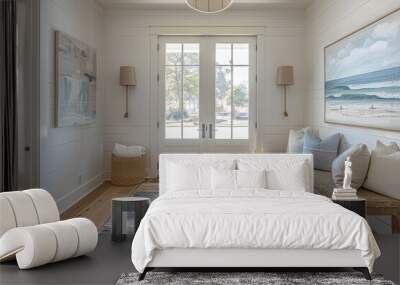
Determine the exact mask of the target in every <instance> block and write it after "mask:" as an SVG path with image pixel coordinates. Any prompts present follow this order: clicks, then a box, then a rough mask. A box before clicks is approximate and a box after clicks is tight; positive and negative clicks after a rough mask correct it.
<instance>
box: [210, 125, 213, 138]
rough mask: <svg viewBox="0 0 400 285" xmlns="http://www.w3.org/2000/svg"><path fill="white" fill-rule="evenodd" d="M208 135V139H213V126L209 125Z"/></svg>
mask: <svg viewBox="0 0 400 285" xmlns="http://www.w3.org/2000/svg"><path fill="white" fill-rule="evenodd" d="M209 134H210V139H212V138H213V124H210V131H209Z"/></svg>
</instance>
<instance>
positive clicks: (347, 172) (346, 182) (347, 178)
mask: <svg viewBox="0 0 400 285" xmlns="http://www.w3.org/2000/svg"><path fill="white" fill-rule="evenodd" d="M352 174H353V172H352V170H351V161H350V157H347V159H346V161H345V162H344V179H343V189H351V176H352Z"/></svg>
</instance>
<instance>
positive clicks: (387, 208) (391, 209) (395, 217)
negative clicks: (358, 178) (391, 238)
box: [357, 188, 400, 233]
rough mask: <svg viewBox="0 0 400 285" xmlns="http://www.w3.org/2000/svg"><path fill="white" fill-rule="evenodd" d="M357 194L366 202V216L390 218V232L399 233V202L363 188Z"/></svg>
mask: <svg viewBox="0 0 400 285" xmlns="http://www.w3.org/2000/svg"><path fill="white" fill-rule="evenodd" d="M357 194H358V196H359V197H360V198H363V199H365V200H367V215H377V216H380V215H385V216H392V232H393V233H400V200H398V199H394V198H390V197H387V196H385V195H382V194H379V193H375V192H372V191H369V190H367V189H363V188H361V189H359V190H358V193H357Z"/></svg>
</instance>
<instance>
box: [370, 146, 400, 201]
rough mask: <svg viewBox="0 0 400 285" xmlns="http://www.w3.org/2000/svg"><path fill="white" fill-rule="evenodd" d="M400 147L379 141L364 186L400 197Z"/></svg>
mask: <svg viewBox="0 0 400 285" xmlns="http://www.w3.org/2000/svg"><path fill="white" fill-rule="evenodd" d="M399 184H400V147H399V146H398V145H397V144H396V143H390V144H389V145H385V144H383V143H382V142H380V141H377V143H376V148H375V150H373V151H372V153H371V163H370V167H369V171H368V176H367V180H366V181H365V183H364V187H365V188H367V189H369V190H372V191H375V192H378V193H381V194H383V195H386V196H389V197H392V198H396V199H400V187H399Z"/></svg>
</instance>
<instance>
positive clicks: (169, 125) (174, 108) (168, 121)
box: [165, 66, 182, 139]
mask: <svg viewBox="0 0 400 285" xmlns="http://www.w3.org/2000/svg"><path fill="white" fill-rule="evenodd" d="M181 94H182V68H181V67H180V66H166V67H165V138H167V139H180V138H181V137H182V136H181V117H182V116H181V104H180V101H181V100H180V98H181Z"/></svg>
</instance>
